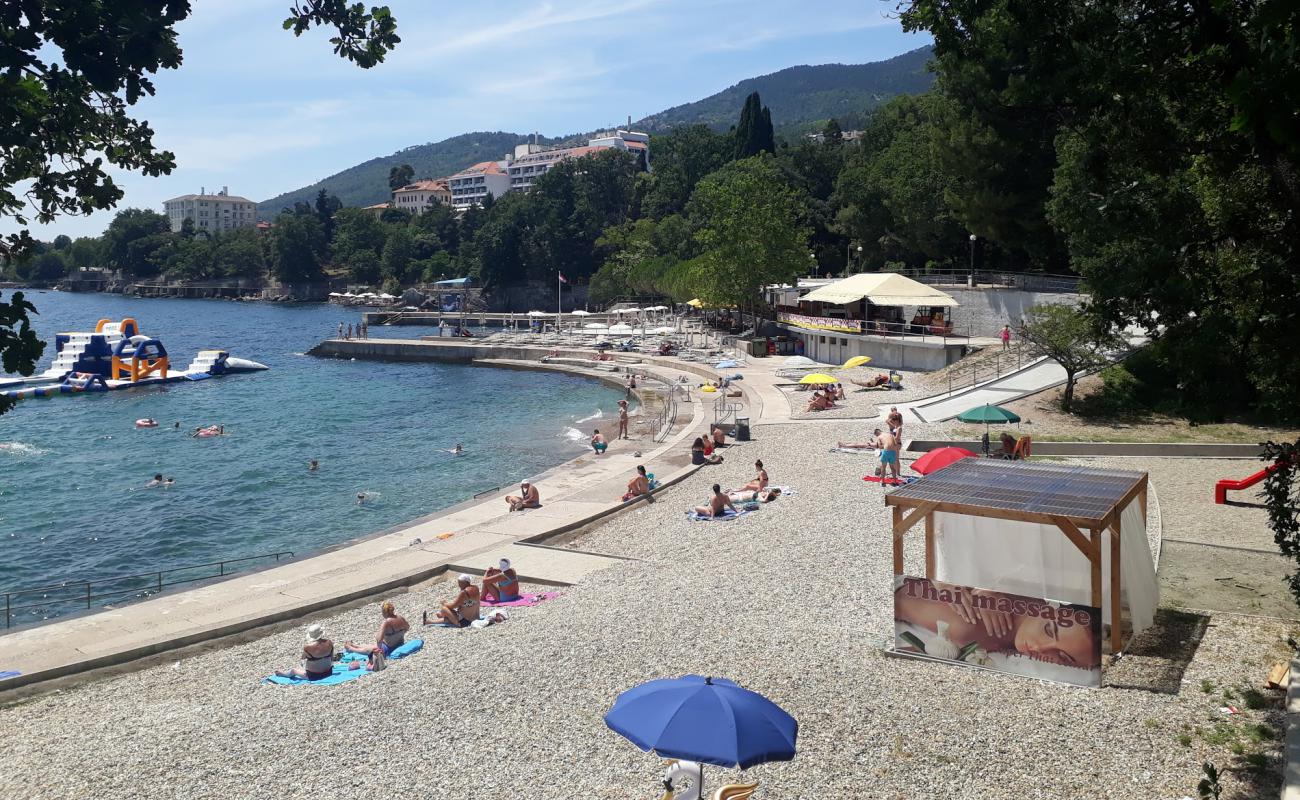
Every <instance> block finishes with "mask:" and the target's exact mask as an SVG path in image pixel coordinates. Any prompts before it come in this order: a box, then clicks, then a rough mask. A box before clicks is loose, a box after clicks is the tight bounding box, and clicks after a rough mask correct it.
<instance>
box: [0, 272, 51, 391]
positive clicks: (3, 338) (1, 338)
mask: <svg viewBox="0 0 1300 800" xmlns="http://www.w3.org/2000/svg"><path fill="white" fill-rule="evenodd" d="M35 313H36V307H35V306H33V305H32V304H31V303H29V302H28V301H27V300H26V299H25V298H24V296H23V293H22V292H14V293H13V294H12V295H10V297H9V302H7V303H5V302H0V366H3V367H4V371H5V372H8V373H12V374H16V375H23V376H27V375H31V374H32V373H34V372H35V371H36V362H37V361H39V360H40V358H41V353H43V352H45V342H42V341H41V340H40V339H38V338H36V331H34V330H32V324H31V316H29V315H34V314H35ZM16 402H17V401H16V400H13V399H11V398H8V397H4V396H0V414H4V413H5V412H6V411H8V410H9V409H11V408H13V406H14V403H16Z"/></svg>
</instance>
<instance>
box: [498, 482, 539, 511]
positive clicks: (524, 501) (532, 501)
mask: <svg viewBox="0 0 1300 800" xmlns="http://www.w3.org/2000/svg"><path fill="white" fill-rule="evenodd" d="M506 505H508V506H510V510H511V511H519V510H520V509H524V508H541V507H542V496H541V495H540V494H539V493H538V492H537V487H536V486H534V485H532V483H530V482H529V481H527V480H524V481H522V482H520V484H519V494H517V495H514V494H512V495H509V496H508V497H506Z"/></svg>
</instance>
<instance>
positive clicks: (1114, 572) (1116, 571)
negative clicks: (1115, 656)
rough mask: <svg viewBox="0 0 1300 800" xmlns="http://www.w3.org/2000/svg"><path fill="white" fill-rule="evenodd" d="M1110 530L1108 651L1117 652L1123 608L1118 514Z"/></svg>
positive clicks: (1122, 639)
mask: <svg viewBox="0 0 1300 800" xmlns="http://www.w3.org/2000/svg"><path fill="white" fill-rule="evenodd" d="M1110 530H1111V535H1110V652H1111V653H1118V652H1119V651H1120V650H1122V649H1124V631H1123V625H1122V623H1123V619H1124V609H1123V608H1121V603H1122V600H1121V595H1120V588H1121V584H1120V554H1119V549H1120V548H1119V537H1120V523H1119V516H1118V515H1117V516H1116V517H1115V521H1114V522H1112V523H1111V528H1110Z"/></svg>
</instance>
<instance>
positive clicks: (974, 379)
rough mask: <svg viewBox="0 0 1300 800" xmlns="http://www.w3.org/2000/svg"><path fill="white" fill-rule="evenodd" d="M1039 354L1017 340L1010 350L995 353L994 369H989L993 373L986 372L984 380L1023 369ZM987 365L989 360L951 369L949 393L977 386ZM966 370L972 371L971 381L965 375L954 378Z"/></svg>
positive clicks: (949, 373) (994, 378)
mask: <svg viewBox="0 0 1300 800" xmlns="http://www.w3.org/2000/svg"><path fill="white" fill-rule="evenodd" d="M1039 355H1040V354H1039V353H1038V352H1037V351H1035V350H1034V349H1033V348H1031V347H1029V346H1028V345H1027V344H1026V343H1024V342H1017V343H1016V344H1015V345H1014V346H1013V347H1011V348H1010V349H1009V350H999V351H997V352H995V353H994V354H993V368H992V370H989V371H988V372H992V374H991V375H989V374H987V372H986V374H985V378H984V380H986V381H988V380H996V379H998V378H1001V377H1002V375H1003V374H1004V373H1005V374H1008V375H1009V374H1011V373H1012V372H1016V371H1018V370H1021V369H1023V368H1024V366H1025V364H1026V363H1027V361H1030V362H1032V361H1033V360H1034V359H1036V358H1038V357H1039ZM1012 356H1014V357H1015V362H1014V363H1015V366H1014V367H1012V366H1011V364H1012V362H1011V358H1012ZM1003 358H1006V359H1007V364H1006V366H1005V368H1004V367H1003V365H1002V359H1003ZM986 366H987V362H985V363H984V364H972V365H970V366H969V367H966V368H964V369H962V370H951V371H949V372H948V392H947V393H948V394H949V395H951V394H952V393H953V392H955V391H965V390H966V389H968V388H974V387H975V386H977V385H979V383H980V378H979V375H980V372H981V371H983V370H984V368H985V367H986ZM966 370H969V371H970V381H969V383H968V382H967V381H966V378H965V377H964V376H963V377H962V378H961V379H960V380H954V375H957V374H960V373H962V372H964V371H966Z"/></svg>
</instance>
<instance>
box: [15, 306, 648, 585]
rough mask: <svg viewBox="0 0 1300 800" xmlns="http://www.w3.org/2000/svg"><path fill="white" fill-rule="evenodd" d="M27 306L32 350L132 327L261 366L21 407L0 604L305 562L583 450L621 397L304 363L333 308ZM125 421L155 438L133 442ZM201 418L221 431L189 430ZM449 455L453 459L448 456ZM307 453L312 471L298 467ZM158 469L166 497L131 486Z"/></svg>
mask: <svg viewBox="0 0 1300 800" xmlns="http://www.w3.org/2000/svg"><path fill="white" fill-rule="evenodd" d="M28 296H29V299H31V300H32V301H33V302H34V303H35V305H36V307H37V309H38V311H39V312H40V315H39V316H38V317H37V318H36V320H35V323H36V328H37V332H38V333H39V334H40V335H41V336H42V337H43V338H46V339H47V340H52V335H53V334H54V333H56V332H59V331H86V330H93V329H94V325H95V322H96V320H98V319H100V318H101V317H106V318H109V319H114V320H119V319H122V318H124V317H128V316H129V317H134V318H135V319H136V320H137V321H138V322H139V324H140V327H141V330H142V332H143V333H145V334H147V335H150V336H156V337H158V338H159V339H161V340H162V342H163V344H164V345H165V346H166V347H167V350H168V353H169V354H170V355H171V360H172V363H173V364H174V365H175V366H176V367H177V368H180V369H183V368H184V367H185V366H187V365H188V364H189V362H190V360H191V359H192V358H193V356H194V354H195V353H196V352H197V351H198V350H199V349H202V348H207V347H223V348H225V349H228V350H229V351H230V352H231V353H232V355H234V356H236V357H240V358H248V359H252V360H254V361H259V362H261V363H263V364H266V365H268V366H269V367H270V368H271V369H270V370H269V371H266V372H259V373H254V374H247V375H233V376H227V377H223V378H215V379H212V380H207V381H200V382H194V383H191V382H188V381H187V382H182V383H177V384H170V385H167V386H160V387H146V388H140V389H131V390H125V391H119V392H109V393H107V394H103V395H93V396H88V395H80V396H70V397H68V396H65V397H55V398H50V399H46V400H37V399H32V400H23V401H20V402H19V403H18V405H17V407H16V408H15V409H14V410H12V411H11V412H9V413H8V414H5V415H4V416H0V546H2V547H3V549H2V550H0V553H3V555H2V556H0V590H5V589H11V588H21V587H28V586H40V585H44V584H47V583H51V582H54V581H61V580H65V579H99V578H109V577H116V576H120V575H125V574H135V573H140V572H147V571H150V570H156V569H167V568H170V567H176V566H182V565H186V564H195V563H201V562H207V561H216V560H220V559H225V558H237V557H240V556H247V555H257V554H261V553H270V552H274V551H278V550H291V551H294V553H295V554H296V555H299V556H301V555H303V554H306V553H309V552H312V551H315V550H320V549H322V548H325V547H328V546H330V545H335V544H338V543H340V542H345V541H348V540H350V539H354V538H357V537H360V536H364V535H367V534H370V533H373V532H375V531H378V530H381V529H383V528H385V527H388V526H391V525H395V524H398V523H401V522H404V521H407V520H411V519H414V518H416V517H419V516H421V515H424V514H427V513H430V512H432V511H435V510H437V509H440V508H445V507H447V506H449V505H453V504H455V503H457V502H460V501H462V500H465V499H468V498H469V497H471V496H473V495H474V494H475V493H477V492H480V491H483V490H486V489H491V488H493V487H496V486H502V485H506V484H509V483H512V482H515V481H517V480H519V479H520V478H522V477H525V476H529V475H534V474H536V473H538V472H540V471H542V470H544V469H546V468H548V467H551V466H554V465H556V464H559V463H561V462H563V461H565V460H567V459H569V458H572V457H574V456H576V455H578V454H580V453H581V452H582V450H583V449H584V446H585V439H581V438H579V434H578V431H577V430H575V429H574V428H575V425H576V426H578V427H581V428H583V429H584V430H586V429H587V428H589V427H590V426H591V425H592V424H593V420H591V419H590V418H592V417H593V416H594V415H596V414H597V413H599V412H600V410H601V409H604V412H603V413H604V416H605V417H609V416H610V415H611V414H613V413H614V409H615V403H616V401H617V400H618V399H619V398H621V397H622V396H623V392H622V391H621V390H617V389H613V388H610V387H606V386H604V385H602V384H599V383H597V382H595V381H591V380H588V379H583V378H576V377H569V376H565V375H560V374H556V373H541V372H520V371H514V370H503V369H490V368H483V367H472V366H467V365H445V364H397V363H381V362H353V361H342V360H333V359H318V358H311V357H308V356H305V355H303V353H304V352H306V351H307V350H308V349H310V348H311V347H312V345H314V344H316V342H318V341H319V340H320V339H322V338H325V337H327V336H329V335H332V333H333V331H334V330H335V328H336V327H337V325H338V323H339V322H340V321H343V322H344V323H347V322H357V321H359V319H360V315H359V314H358V313H357V312H347V311H342V310H340V309H338V308H336V307H331V306H324V305H273V304H263V303H232V302H226V301H217V300H143V299H132V298H124V297H120V296H116V295H99V294H65V293H59V292H46V293H43V294H38V293H36V292H29V293H28ZM7 297H8V295H7V294H6V298H7ZM428 332H429V331H427V330H425V329H421V328H409V327H408V328H383V329H375V330H374V331H372V335H376V336H378V335H383V336H402V337H411V336H418V335H421V334H424V333H428ZM53 351H54V346H53V344H52V343H51V344H49V346H48V347H47V348H46V353H45V357H44V358H43V359H42V364H41V367H40V369H44V368H45V366H46V365H47V364H48V363H49V362H50V361H51V360H52V359H53V356H54V352H53ZM141 417H153V418H154V419H156V420H158V421H159V423H161V425H162V427H160V428H157V429H152V430H147V429H137V428H135V426H134V422H135V420H136V419H138V418H141ZM175 422H180V430H175V429H173V428H172V427H171V426H172V425H173V423H175ZM207 424H224V425H225V426H226V432H227V433H228V434H229V435H227V436H225V437H221V438H209V439H195V438H192V437H190V436H189V435H188V434H187V431H192V430H193V429H194V428H195V427H197V426H199V425H207ZM457 442H462V443H463V444H464V446H465V449H466V451H467V452H466V454H465V455H463V456H453V455H451V454H450V453H448V452H446V450H447V449H448V448H451V447H452V446H453V445H455V444H456V443H457ZM313 458H315V459H319V461H320V469H319V471H317V472H309V471H308V469H307V462H308V460H309V459H313ZM154 473H162V474H164V475H166V476H169V477H173V478H175V484H174V485H173V486H172V487H170V488H167V489H161V488H145V483H146V482H147V481H148V480H149V479H150V478H151V477H152V476H153V475H154ZM358 493H365V494H366V498H367V499H366V502H365V503H363V504H360V505H358V503H357V494H358Z"/></svg>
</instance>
